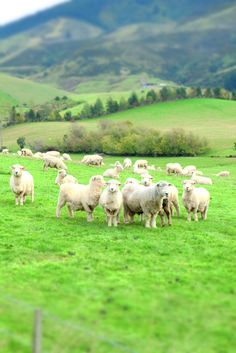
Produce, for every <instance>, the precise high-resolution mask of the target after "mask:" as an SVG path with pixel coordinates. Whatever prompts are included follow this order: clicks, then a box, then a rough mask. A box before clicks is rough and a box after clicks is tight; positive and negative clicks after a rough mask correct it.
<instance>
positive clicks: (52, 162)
mask: <svg viewBox="0 0 236 353" xmlns="http://www.w3.org/2000/svg"><path fill="white" fill-rule="evenodd" d="M43 161H44V165H43V170H44V171H45V170H48V167H49V168H55V169H64V170H67V166H66V165H65V163H64V162H63V161H62V160H61V159H60V158H57V157H53V156H46V157H44V158H43Z"/></svg>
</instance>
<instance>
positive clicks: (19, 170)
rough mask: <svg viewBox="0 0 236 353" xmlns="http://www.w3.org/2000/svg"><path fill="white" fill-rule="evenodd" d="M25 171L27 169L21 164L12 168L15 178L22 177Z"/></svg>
mask: <svg viewBox="0 0 236 353" xmlns="http://www.w3.org/2000/svg"><path fill="white" fill-rule="evenodd" d="M24 169H25V167H23V166H22V165H20V164H14V165H13V166H12V167H11V170H12V174H13V175H14V176H15V177H20V176H21V175H22V172H23V170H24Z"/></svg>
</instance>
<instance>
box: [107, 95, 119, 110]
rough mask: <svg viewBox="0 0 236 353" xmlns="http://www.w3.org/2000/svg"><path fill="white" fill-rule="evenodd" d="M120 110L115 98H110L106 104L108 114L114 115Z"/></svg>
mask: <svg viewBox="0 0 236 353" xmlns="http://www.w3.org/2000/svg"><path fill="white" fill-rule="evenodd" d="M118 110H119V104H118V102H117V101H116V100H114V99H113V98H111V97H109V98H108V100H107V103H106V111H107V113H108V114H113V113H116V112H118Z"/></svg>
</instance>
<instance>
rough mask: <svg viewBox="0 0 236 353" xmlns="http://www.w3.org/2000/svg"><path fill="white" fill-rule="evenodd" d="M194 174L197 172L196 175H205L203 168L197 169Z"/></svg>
mask: <svg viewBox="0 0 236 353" xmlns="http://www.w3.org/2000/svg"><path fill="white" fill-rule="evenodd" d="M194 174H196V175H203V172H202V171H201V170H196V171H195V172H194Z"/></svg>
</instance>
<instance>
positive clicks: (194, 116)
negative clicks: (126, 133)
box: [3, 99, 236, 155]
mask: <svg viewBox="0 0 236 353" xmlns="http://www.w3.org/2000/svg"><path fill="white" fill-rule="evenodd" d="M235 116H236V102H234V101H224V100H217V99H190V100H184V101H177V102H168V103H161V104H155V105H151V106H148V107H142V108H137V109H132V110H128V111H125V112H121V113H117V114H114V115H111V116H106V117H104V118H101V119H112V120H114V121H122V120H130V121H132V122H133V123H134V124H137V125H140V126H145V127H147V126H149V127H153V128H157V129H160V130H161V131H166V130H169V129H173V128H183V129H185V130H188V131H192V132H194V133H195V134H197V135H199V136H204V137H206V138H207V139H208V141H209V143H210V146H211V148H212V150H211V153H213V154H216V155H225V154H232V153H235V152H234V151H233V143H234V142H236V140H235V136H236V120H235ZM101 119H90V120H84V121H82V122H79V123H78V124H80V125H81V126H87V127H89V128H95V127H96V124H97V122H98V121H99V120H101ZM71 126H72V125H71V123H68V122H63V123H51V122H46V123H31V124H23V125H18V126H13V127H10V128H7V129H5V130H4V131H3V141H4V145H7V146H8V147H10V148H13V149H15V148H17V146H16V139H17V137H19V136H22V135H23V136H25V137H26V140H27V141H28V142H29V141H33V140H42V141H45V142H47V143H50V142H55V141H56V140H58V139H61V138H62V137H63V135H64V134H66V133H68V132H69V130H70V128H71Z"/></svg>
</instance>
